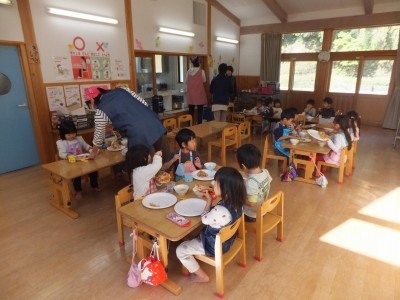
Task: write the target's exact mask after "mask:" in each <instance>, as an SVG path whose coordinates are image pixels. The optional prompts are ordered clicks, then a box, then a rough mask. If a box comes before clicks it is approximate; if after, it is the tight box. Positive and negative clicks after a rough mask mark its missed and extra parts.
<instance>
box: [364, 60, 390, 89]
mask: <svg viewBox="0 0 400 300" xmlns="http://www.w3.org/2000/svg"><path fill="white" fill-rule="evenodd" d="M392 69H393V60H366V61H365V62H364V67H363V74H362V78H361V86H360V94H373V95H387V94H388V90H389V83H390V76H391V74H392Z"/></svg>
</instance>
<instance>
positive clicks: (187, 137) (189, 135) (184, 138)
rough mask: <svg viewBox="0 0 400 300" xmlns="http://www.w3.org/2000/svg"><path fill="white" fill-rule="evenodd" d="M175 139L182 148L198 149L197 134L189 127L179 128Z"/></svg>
mask: <svg viewBox="0 0 400 300" xmlns="http://www.w3.org/2000/svg"><path fill="white" fill-rule="evenodd" d="M175 140H176V142H177V143H178V145H179V148H181V149H185V150H189V151H195V150H196V145H197V144H196V134H195V133H194V132H193V131H192V130H190V129H188V128H182V129H181V130H179V131H178V133H177V134H176V137H175Z"/></svg>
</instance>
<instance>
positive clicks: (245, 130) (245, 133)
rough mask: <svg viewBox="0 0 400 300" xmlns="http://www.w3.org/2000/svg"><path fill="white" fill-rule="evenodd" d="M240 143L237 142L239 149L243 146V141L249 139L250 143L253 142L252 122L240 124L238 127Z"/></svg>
mask: <svg viewBox="0 0 400 300" xmlns="http://www.w3.org/2000/svg"><path fill="white" fill-rule="evenodd" d="M237 130H238V134H237V136H238V142H237V147H238V148H239V147H240V146H241V145H242V141H244V140H246V139H248V140H249V143H250V142H251V128H250V122H249V121H245V122H243V123H240V124H239V126H238V129H237Z"/></svg>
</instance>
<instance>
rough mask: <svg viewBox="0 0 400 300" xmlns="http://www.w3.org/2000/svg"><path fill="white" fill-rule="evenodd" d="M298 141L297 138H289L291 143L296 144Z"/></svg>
mask: <svg viewBox="0 0 400 300" xmlns="http://www.w3.org/2000/svg"><path fill="white" fill-rule="evenodd" d="M299 142H300V141H299V140H298V139H290V143H291V144H292V145H297V144H298V143H299Z"/></svg>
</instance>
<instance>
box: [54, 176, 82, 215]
mask: <svg viewBox="0 0 400 300" xmlns="http://www.w3.org/2000/svg"><path fill="white" fill-rule="evenodd" d="M50 185H51V190H52V191H53V196H52V198H51V200H50V204H51V205H52V206H54V207H55V208H57V209H58V210H61V211H62V212H63V213H65V214H66V215H67V216H69V217H70V218H72V219H77V218H78V217H79V214H78V213H77V212H76V211H74V210H72V209H71V197H70V194H69V180H66V179H64V178H61V177H59V176H57V175H54V174H50Z"/></svg>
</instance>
